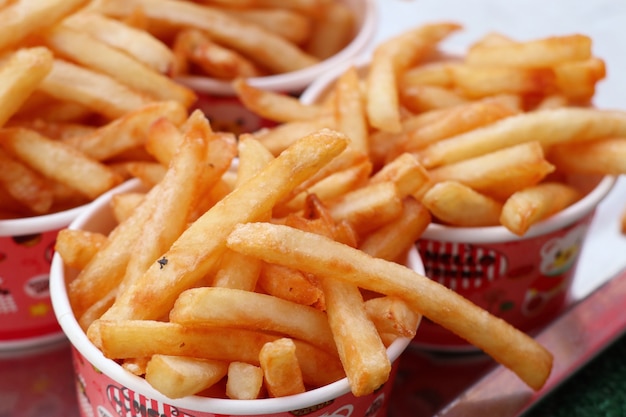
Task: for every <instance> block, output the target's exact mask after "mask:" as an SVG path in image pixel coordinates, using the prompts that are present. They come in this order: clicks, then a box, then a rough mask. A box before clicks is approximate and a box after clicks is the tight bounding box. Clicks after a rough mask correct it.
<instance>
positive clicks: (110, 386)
mask: <svg viewBox="0 0 626 417" xmlns="http://www.w3.org/2000/svg"><path fill="white" fill-rule="evenodd" d="M134 191H141V192H143V191H145V186H143V185H142V184H141V183H140V182H139V181H137V180H133V181H128V182H126V183H124V184H122V185H121V186H119V187H117V188H116V189H114V190H111V191H109V192H107V193H106V194H104V195H102V196H101V197H99V198H98V199H97V200H95V201H94V202H93V203H92V204H90V206H89V207H88V208H87V209H86V210H85V211H84V212H83V213H81V215H80V216H79V217H78V218H77V219H76V220H75V221H74V222H72V224H71V226H70V228H72V229H80V230H86V231H90V232H98V233H103V234H106V233H108V232H109V231H110V230H111V228H112V227H114V225H115V224H116V220H115V218H114V213H113V211H112V207H111V200H112V199H114V197H115V195H116V194H125V193H129V192H134ZM406 263H407V265H409V264H410V265H411V267H412V268H413V269H414V270H415V271H417V272H419V273H423V265H422V262H421V260H420V258H419V255H418V252H417V250H415V249H412V250H411V251H410V252H409V253H408V254H407V260H406ZM76 274H77V270H76V269H74V268H71V267H68V266H67V265H65V264H64V262H63V260H62V259H61V257H60V256H59V254H58V253H57V254H56V255H55V256H54V260H53V262H52V268H51V292H52V298H53V303H54V309H55V313H56V316H57V318H58V321H59V323H60V325H61V327H62V328H63V331H64V333H65V335H66V336H67V338H68V339H69V340H70V342H71V344H72V352H73V356H74V365H75V371H76V378H77V381H79V382H80V384H81V390H80V391H79V394H78V395H80V396H82V397H83V398H81V399H80V401H79V403H80V404H81V407H86V408H85V409H83V410H82V412H83V413H84V414H86V415H89V413H91V412H92V410H95V409H96V408H98V409H104V410H107V411H109V412H110V413H111V414H114V413H117V412H120V410H122V411H124V410H127V409H128V408H129V407H132V406H133V403H137V404H145V405H146V408H147V409H151V410H155V411H158V412H159V413H161V414H165V415H193V416H198V417H204V416H206V417H210V416H213V415H215V414H216V413H217V414H228V415H254V416H285V417H287V416H290V415H293V412H297V411H299V410H305V409H309V410H310V413H309V414H307V415H311V416H322V415H329V414H331V415H333V413H334V415H343V414H342V413H343V412H345V410H353V413H356V414H358V415H367V413H368V412H373V411H375V410H378V411H379V412H381V411H383V410H384V409H385V408H386V404H387V400H388V398H389V397H390V393H391V389H392V386H393V380H394V377H395V373H396V371H397V367H398V360H397V359H398V358H399V357H400V355H401V353H402V352H403V351H404V350H405V349H406V348H407V346H408V345H409V343H410V339H408V338H398V339H396V340H395V341H393V342H392V343H391V344H390V345H389V346H388V348H387V355H388V357H389V360H390V361H391V362H392V364H393V367H392V371H391V374H390V377H389V379H388V381H387V382H385V384H384V385H383V386H382V387H381V388H380V389H378V390H375V392H373V393H371V394H368V395H364V396H359V397H355V396H354V395H353V394H352V393H351V389H350V385H349V383H348V380H347V379H346V378H345V377H344V378H341V379H339V380H337V381H335V382H332V383H330V384H327V385H325V386H323V387H320V388H316V389H311V390H308V391H306V392H304V393H301V394H295V395H289V396H284V397H280V398H265V399H255V400H252V401H242V400H234V399H227V398H222V397H217V396H216V397H212V398H211V397H209V398H208V397H206V396H186V397H184V398H176V399H172V398H168V397H167V396H165V395H163V394H162V393H161V392H159V391H157V390H156V389H155V388H154V387H153V386H151V385H150V384H149V383H148V382H147V381H146V380H145V379H144V378H142V377H140V376H137V375H133V374H132V373H131V372H128V370H127V369H125V368H123V367H122V366H121V365H120V364H119V363H118V361H115V360H112V359H109V358H107V357H105V356H104V354H103V353H102V351H101V350H100V349H98V348H97V347H96V346H95V345H94V344H93V343H92V342H91V341H90V340H89V339H88V337H87V335H86V334H85V331H84V330H83V329H81V326H80V325H79V322H78V320H77V318H76V316H75V315H74V312H73V310H72V307H71V305H70V302H69V298H68V294H67V291H66V280H67V282H69V281H71V280H72V279H74V278H75V276H76ZM136 337H140V336H136ZM131 343H133V344H138V345H140V344H141V341H140V340H133V341H132V342H131ZM236 343H237V341H233V344H236ZM233 349H234V347H233ZM84 400H86V401H84ZM88 404H89V405H88ZM174 413H176V414H174Z"/></svg>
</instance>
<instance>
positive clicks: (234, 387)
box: [226, 361, 263, 400]
mask: <svg viewBox="0 0 626 417" xmlns="http://www.w3.org/2000/svg"><path fill="white" fill-rule="evenodd" d="M262 389H263V370H262V369H261V368H260V367H259V366H256V365H252V364H249V363H245V362H237V361H235V362H231V363H230V364H229V365H228V376H227V377H226V395H227V396H228V398H231V399H233V400H254V399H257V398H259V397H260V396H261V390H262Z"/></svg>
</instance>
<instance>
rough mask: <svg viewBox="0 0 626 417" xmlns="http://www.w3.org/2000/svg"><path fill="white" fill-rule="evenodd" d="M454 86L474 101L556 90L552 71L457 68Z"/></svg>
mask: <svg viewBox="0 0 626 417" xmlns="http://www.w3.org/2000/svg"><path fill="white" fill-rule="evenodd" d="M452 74H453V79H454V86H455V87H457V88H458V89H459V90H460V91H461V92H462V93H463V95H464V96H465V97H469V98H472V99H476V98H482V97H488V96H492V95H496V94H549V93H552V92H554V91H555V90H556V88H557V86H556V78H557V77H556V75H555V72H554V70H553V69H552V68H546V67H538V68H535V67H533V68H516V67H507V66H504V65H503V66H493V67H483V66H472V65H458V66H456V67H454V69H453V70H452Z"/></svg>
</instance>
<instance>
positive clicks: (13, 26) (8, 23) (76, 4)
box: [0, 0, 88, 49]
mask: <svg viewBox="0 0 626 417" xmlns="http://www.w3.org/2000/svg"><path fill="white" fill-rule="evenodd" d="M87 3H88V1H86V0H40V1H34V2H32V1H15V2H12V3H11V4H9V5H7V6H6V7H4V8H2V9H0V22H2V27H0V49H6V48H8V47H12V46H15V45H17V44H18V43H19V42H20V41H22V40H23V39H25V38H26V37H27V36H28V35H31V34H35V33H38V32H40V31H41V30H42V29H44V28H46V27H48V26H51V25H54V24H55V23H56V22H58V21H59V20H61V19H62V18H63V17H65V16H67V15H69V14H71V13H73V12H75V11H77V10H78V9H79V8H81V7H82V6H84V5H85V4H87Z"/></svg>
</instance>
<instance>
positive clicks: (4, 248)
mask: <svg viewBox="0 0 626 417" xmlns="http://www.w3.org/2000/svg"><path fill="white" fill-rule="evenodd" d="M83 209H84V206H82V207H77V208H74V209H71V210H67V211H63V212H59V213H54V214H48V215H44V216H35V217H27V218H22V219H15V220H0V351H5V350H13V349H23V348H28V347H33V346H36V345H41V344H46V343H49V342H54V341H56V340H60V339H63V337H64V336H63V332H62V331H61V328H60V327H59V325H58V323H57V321H56V318H55V316H54V312H53V310H52V304H51V302H50V291H49V281H48V275H49V272H50V263H51V261H52V254H53V252H54V243H55V242H56V236H57V233H58V231H59V230H60V229H62V228H64V227H67V226H68V225H69V224H70V223H71V221H72V220H74V219H75V218H76V216H77V215H78V214H79V213H80V212H81V211H82V210H83Z"/></svg>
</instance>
